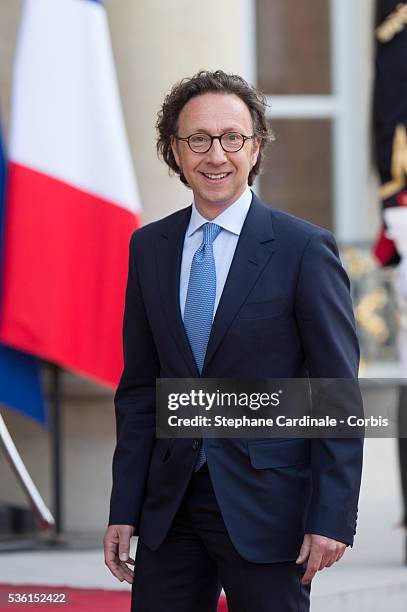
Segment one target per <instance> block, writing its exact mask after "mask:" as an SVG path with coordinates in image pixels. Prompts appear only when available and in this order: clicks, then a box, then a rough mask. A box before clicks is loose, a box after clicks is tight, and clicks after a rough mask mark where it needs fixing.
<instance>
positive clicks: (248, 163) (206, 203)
mask: <svg viewBox="0 0 407 612" xmlns="http://www.w3.org/2000/svg"><path fill="white" fill-rule="evenodd" d="M197 132H202V133H204V134H209V135H210V136H220V135H221V134H225V133H226V132H238V133H239V134H244V135H245V136H251V135H252V134H253V124H252V119H251V116H250V111H249V109H248V107H247V106H246V104H245V103H244V102H243V100H241V99H240V98H239V97H238V96H236V95H234V94H218V93H208V94H203V95H201V96H196V97H195V98H192V99H191V100H189V101H188V102H187V103H186V104H185V106H184V108H183V109H182V111H181V113H180V115H179V118H178V134H177V136H180V137H182V138H185V137H188V136H190V135H191V134H195V133H197ZM259 146H260V140H259V139H253V140H247V141H246V142H245V144H244V146H243V147H242V149H241V150H240V151H236V152H233V153H228V152H226V151H224V150H223V149H222V147H221V145H220V142H219V140H214V141H213V143H212V147H211V148H210V150H209V151H208V152H207V153H194V152H193V151H191V149H190V148H189V146H188V143H187V142H182V141H177V140H175V139H174V140H173V143H172V150H173V153H174V157H175V160H176V162H177V164H178V167H179V168H180V170H181V171H182V173H183V174H184V176H185V178H186V180H187V181H188V185H189V186H190V187H191V189H192V191H193V193H194V199H195V204H196V206H197V208H198V210H199V212H200V213H201V214H203V215H204V216H205V217H207V218H214V217H215V216H217V215H219V214H220V213H221V212H222V211H223V210H225V209H226V208H227V207H228V206H230V205H231V204H233V202H235V201H236V200H237V199H238V198H239V197H240V196H241V195H242V193H243V191H244V190H245V188H246V185H247V178H248V176H249V172H250V170H251V169H252V167H253V166H254V165H255V163H256V161H257V156H258V154H259Z"/></svg>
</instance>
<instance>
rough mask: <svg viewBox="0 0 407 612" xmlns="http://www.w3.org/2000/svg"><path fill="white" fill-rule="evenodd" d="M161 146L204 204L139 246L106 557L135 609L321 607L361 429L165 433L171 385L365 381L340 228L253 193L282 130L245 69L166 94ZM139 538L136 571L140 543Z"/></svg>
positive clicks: (350, 509) (199, 611) (348, 507)
mask: <svg viewBox="0 0 407 612" xmlns="http://www.w3.org/2000/svg"><path fill="white" fill-rule="evenodd" d="M157 127H158V133H159V138H158V150H159V152H160V153H161V154H162V156H163V158H164V160H165V161H166V162H167V164H168V165H169V167H170V168H171V170H173V171H174V172H176V173H177V174H178V175H179V176H180V179H181V181H182V182H183V183H184V184H185V185H187V186H188V187H190V188H191V189H192V193H193V198H194V199H193V204H192V207H191V206H189V207H188V208H186V209H183V210H180V211H179V212H176V213H175V214H173V215H170V216H169V217H167V218H165V219H163V220H161V221H158V222H156V223H152V224H150V225H148V226H146V227H144V228H142V229H140V230H138V231H137V232H136V233H135V234H134V236H133V238H132V241H131V247H130V265H129V280H128V287H127V293H126V309H125V316H124V358H125V365H124V371H123V375H122V378H121V381H120V385H119V388H118V390H117V393H116V398H115V401H116V415H117V447H116V450H115V455H114V461H113V490H112V497H111V512H110V520H109V527H108V529H107V531H106V535H105V559H106V564H107V565H108V567H109V569H110V570H111V571H112V573H113V574H114V575H115V576H116V577H117V578H118V579H119V580H121V581H123V580H127V582H129V583H133V599H132V605H133V608H132V609H133V610H135V611H136V612H158V611H160V612H161V611H163V612H164V611H165V612H213V611H215V610H216V606H217V601H218V597H219V593H220V589H221V587H223V588H224V590H225V593H226V596H227V602H228V609H229V611H230V612H243V611H246V612H247V611H250V612H263V611H269V610H276V611H277V612H291V611H294V610H295V611H296V612H298V611H301V612H303V611H305V610H308V609H309V591H310V582H311V580H312V578H313V576H314V575H315V573H316V571H317V570H319V569H322V568H324V567H329V566H331V565H332V564H333V563H335V562H336V561H338V560H339V559H340V558H341V556H342V555H343V553H344V551H345V548H346V546H347V545H351V544H352V542H353V535H354V531H355V523H356V513H357V500H358V494H359V485H360V475H361V463H362V445H361V441H360V440H358V439H352V440H350V439H348V440H332V439H331V440H305V439H283V440H277V439H266V438H263V439H256V440H253V439H251V440H247V439H241V438H240V439H211V440H208V439H205V440H204V441H203V443H202V441H201V440H191V439H175V440H167V439H156V437H155V384H156V378H187V377H190V378H191V377H199V376H202V377H208V378H232V379H238V378H242V379H244V378H246V379H250V378H304V377H307V376H309V377H311V378H323V377H327V378H350V379H355V378H356V377H357V372H358V345H357V340H356V337H355V331H354V321H353V315H352V307H351V302H350V298H349V287H348V280H347V277H346V274H345V272H344V271H343V268H342V266H341V264H340V261H339V259H338V253H337V249H336V245H335V242H334V239H333V237H332V235H331V234H330V233H329V232H327V231H325V230H323V229H321V228H318V227H316V226H314V225H311V224H309V223H306V222H304V221H301V220H299V219H296V218H294V217H292V216H290V215H287V214H285V213H282V212H280V211H277V210H273V209H271V208H268V207H266V206H265V205H264V204H262V203H261V202H260V200H259V199H258V198H257V197H256V196H255V195H254V194H253V193H252V192H251V191H250V189H249V188H248V184H249V185H251V184H252V181H253V179H254V177H255V175H256V174H258V172H259V170H260V165H261V157H262V153H263V148H264V145H265V144H266V141H267V140H268V139H270V132H269V129H268V126H267V122H266V118H265V103H264V99H263V97H262V96H261V95H260V94H259V93H258V92H256V91H255V90H253V89H252V88H250V87H249V85H248V84H247V83H246V82H245V81H244V80H243V79H242V78H241V77H239V76H236V75H227V74H225V73H224V72H222V71H217V72H214V73H212V72H200V73H198V74H197V75H195V76H194V77H192V78H190V79H184V80H183V81H181V82H180V83H179V84H177V85H176V86H175V87H174V88H173V90H172V91H171V93H170V94H169V95H168V96H167V98H166V99H165V101H164V104H163V107H162V110H161V113H160V115H159V120H158V123H157ZM135 534H137V535H139V541H138V548H137V556H136V561H135V576H134V581H133V573H132V572H131V571H130V569H129V568H128V567H127V563H133V561H132V560H131V559H130V558H129V557H128V554H129V539H130V537H131V536H132V535H135Z"/></svg>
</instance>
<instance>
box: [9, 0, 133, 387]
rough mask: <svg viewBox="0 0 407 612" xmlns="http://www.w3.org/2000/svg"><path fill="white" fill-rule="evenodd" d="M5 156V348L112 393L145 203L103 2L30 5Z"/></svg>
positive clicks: (28, 0) (28, 1) (50, 0)
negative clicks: (131, 258) (134, 238)
mask: <svg viewBox="0 0 407 612" xmlns="http://www.w3.org/2000/svg"><path fill="white" fill-rule="evenodd" d="M9 157H10V168H9V177H8V185H7V216H6V221H5V253H4V259H5V260H4V295H3V308H2V316H1V319H0V341H1V342H3V343H5V344H7V345H8V346H10V347H13V348H17V349H20V350H22V351H25V352H28V353H31V354H34V355H37V356H40V357H42V358H44V359H47V360H49V361H51V362H54V363H56V364H58V365H60V366H62V367H65V368H68V369H71V370H74V371H76V372H78V373H81V374H83V375H86V376H88V377H90V378H93V379H95V380H97V381H100V382H103V383H106V384H108V385H116V384H117V382H118V380H119V377H120V373H121V369H122V349H121V322H122V315H123V308H124V294H125V284H126V276H127V261H128V244H129V239H130V236H131V234H132V232H133V231H134V230H135V229H136V228H137V227H138V226H139V225H140V200H139V195H138V190H137V184H136V181H135V176H134V171H133V166H132V161H131V156H130V150H129V145H128V141H127V137H126V131H125V126H124V121H123V116H122V110H121V105H120V97H119V91H118V87H117V82H116V77H115V69H114V63H113V56H112V51H111V46H110V38H109V29H108V23H107V16H106V12H105V9H104V7H103V5H102V3H101V2H98V1H96V0H25V3H24V5H23V16H22V22H21V29H20V33H19V39H18V46H17V53H16V60H15V67H14V82H13V92H12V116H11V126H10V145H9Z"/></svg>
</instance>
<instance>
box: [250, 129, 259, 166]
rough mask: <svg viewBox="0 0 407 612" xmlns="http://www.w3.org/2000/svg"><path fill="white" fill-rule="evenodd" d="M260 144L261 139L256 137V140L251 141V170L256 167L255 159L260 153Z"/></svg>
mask: <svg viewBox="0 0 407 612" xmlns="http://www.w3.org/2000/svg"><path fill="white" fill-rule="evenodd" d="M260 144H261V138H260V137H259V136H256V138H254V140H253V148H252V153H251V162H252V168H253V166H255V165H256V162H257V158H258V156H259V152H260Z"/></svg>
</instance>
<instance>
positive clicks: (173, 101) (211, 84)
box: [156, 70, 274, 185]
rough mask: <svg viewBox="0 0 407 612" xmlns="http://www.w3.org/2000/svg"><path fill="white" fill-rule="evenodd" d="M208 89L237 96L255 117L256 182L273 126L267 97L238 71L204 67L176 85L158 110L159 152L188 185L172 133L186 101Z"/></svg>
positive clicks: (252, 171)
mask: <svg viewBox="0 0 407 612" xmlns="http://www.w3.org/2000/svg"><path fill="white" fill-rule="evenodd" d="M206 93H228V94H234V95H236V96H238V97H239V98H240V99H241V100H243V102H244V103H245V104H246V106H247V107H248V109H249V111H250V115H251V117H252V121H253V132H254V134H256V136H258V137H259V138H260V139H261V142H260V150H259V155H258V157H257V162H256V164H255V165H254V166H253V168H252V169H251V171H250V174H249V177H248V183H249V185H252V184H253V180H254V177H255V176H256V175H257V174H259V173H260V172H261V170H262V158H263V154H264V148H265V146H266V145H267V143H268V142H269V141H271V140H273V139H274V136H273V132H272V130H271V127H270V126H269V124H268V123H267V119H266V107H267V103H266V97H265V96H264V94H262V93H261V92H259V91H257V90H256V89H255V88H254V87H250V85H249V84H248V83H247V82H246V81H245V80H244V79H243V78H242V77H241V76H239V75H237V74H227V73H226V72H223V70H216V71H215V72H210V71H208V70H201V71H200V72H198V73H197V74H195V75H194V76H192V77H188V78H185V79H182V80H181V81H179V82H178V83H176V84H175V85H174V87H173V88H172V89H171V91H170V93H169V94H168V95H167V96H166V97H165V99H164V102H163V105H162V107H161V109H160V111H159V112H158V119H157V123H156V128H157V132H158V137H157V153H158V155H159V156H160V157H162V159H163V160H164V161H165V163H166V164H167V165H168V166H169V168H170V171H171V170H172V171H173V172H175V173H176V174H178V175H179V178H180V180H181V181H182V182H183V183H184V185H188V182H187V180H186V178H185V176H184V175H183V174H182V172H181V171H180V169H179V168H178V166H177V162H176V161H175V157H174V154H173V152H172V148H171V142H172V138H173V136H175V135H176V134H177V130H178V117H179V115H180V112H181V110H182V109H183V108H184V106H185V104H186V103H187V102H188V101H189V100H190V99H191V98H194V97H195V96H201V95H203V94H206Z"/></svg>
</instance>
